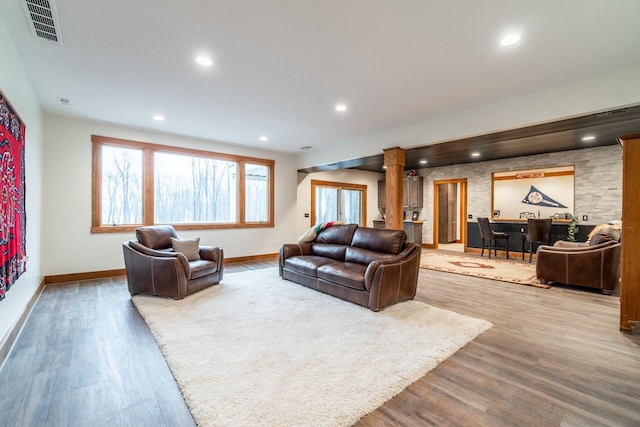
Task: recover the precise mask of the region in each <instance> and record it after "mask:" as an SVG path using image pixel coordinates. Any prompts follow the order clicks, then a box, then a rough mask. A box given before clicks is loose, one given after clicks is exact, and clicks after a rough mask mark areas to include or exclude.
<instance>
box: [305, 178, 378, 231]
mask: <svg viewBox="0 0 640 427" xmlns="http://www.w3.org/2000/svg"><path fill="white" fill-rule="evenodd" d="M316 187H330V188H336V189H339V190H359V191H362V206H361V209H360V210H361V213H362V215H361V216H362V218H361V219H360V220H361V221H362V224H364V225H363V226H366V224H367V186H366V185H364V184H349V183H346V182H335V181H321V180H317V179H312V180H311V216H310V218H309V226H310V227H312V226H313V225H314V224H313V221H314V218H315V217H316Z"/></svg>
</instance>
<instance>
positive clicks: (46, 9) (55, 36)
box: [22, 0, 62, 44]
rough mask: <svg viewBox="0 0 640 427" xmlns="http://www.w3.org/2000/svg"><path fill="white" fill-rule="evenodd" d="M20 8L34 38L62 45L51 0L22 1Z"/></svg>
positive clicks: (54, 7)
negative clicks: (25, 16)
mask: <svg viewBox="0 0 640 427" xmlns="http://www.w3.org/2000/svg"><path fill="white" fill-rule="evenodd" d="M22 8H23V9H24V13H25V14H26V15H27V22H29V28H31V32H32V33H33V35H34V36H36V37H39V38H41V39H45V40H49V41H52V42H56V43H60V44H62V34H61V33H60V23H59V22H58V14H57V12H56V4H55V3H54V1H53V0H22Z"/></svg>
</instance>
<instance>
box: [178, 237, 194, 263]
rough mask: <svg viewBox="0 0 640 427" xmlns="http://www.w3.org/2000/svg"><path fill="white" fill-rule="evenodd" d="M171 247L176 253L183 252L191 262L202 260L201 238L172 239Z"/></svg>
mask: <svg viewBox="0 0 640 427" xmlns="http://www.w3.org/2000/svg"><path fill="white" fill-rule="evenodd" d="M171 246H172V247H173V250H174V251H176V252H181V253H183V254H184V256H186V257H187V259H188V260H189V261H196V260H199V259H200V238H199V237H197V238H195V239H190V240H181V239H176V238H175V237H172V238H171Z"/></svg>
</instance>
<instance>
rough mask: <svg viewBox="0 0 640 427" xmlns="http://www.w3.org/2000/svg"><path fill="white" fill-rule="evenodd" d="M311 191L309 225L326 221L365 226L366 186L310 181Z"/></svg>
mask: <svg viewBox="0 0 640 427" xmlns="http://www.w3.org/2000/svg"><path fill="white" fill-rule="evenodd" d="M311 191H312V196H311V201H312V206H311V213H312V218H313V220H312V222H311V225H314V224H320V223H322V222H328V221H343V222H345V223H347V224H359V225H361V226H364V225H365V224H366V215H365V210H364V206H365V205H366V200H367V199H366V192H367V186H366V185H362V184H349V183H342V182H331V181H318V180H311Z"/></svg>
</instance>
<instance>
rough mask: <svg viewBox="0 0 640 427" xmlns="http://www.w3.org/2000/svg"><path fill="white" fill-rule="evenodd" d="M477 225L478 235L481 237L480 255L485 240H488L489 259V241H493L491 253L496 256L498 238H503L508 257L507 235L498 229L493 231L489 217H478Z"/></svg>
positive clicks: (482, 254)
mask: <svg viewBox="0 0 640 427" xmlns="http://www.w3.org/2000/svg"><path fill="white" fill-rule="evenodd" d="M478 225H479V226H480V237H481V238H482V253H481V254H480V256H484V245H485V240H488V241H489V259H491V242H493V255H494V256H497V253H498V252H497V248H496V246H497V245H498V240H504V241H505V250H506V252H507V259H509V235H508V234H507V233H503V232H500V231H493V230H492V229H491V225H489V218H478Z"/></svg>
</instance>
